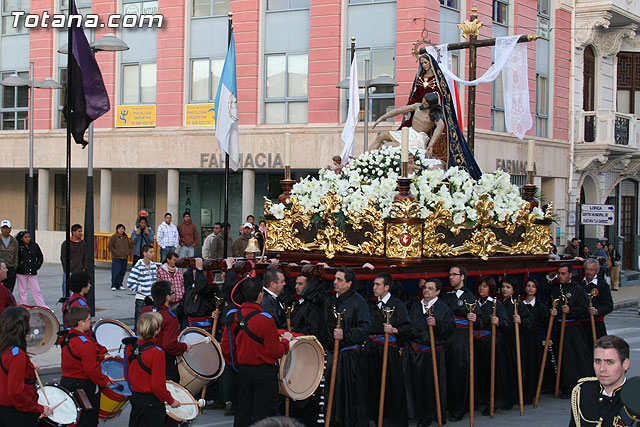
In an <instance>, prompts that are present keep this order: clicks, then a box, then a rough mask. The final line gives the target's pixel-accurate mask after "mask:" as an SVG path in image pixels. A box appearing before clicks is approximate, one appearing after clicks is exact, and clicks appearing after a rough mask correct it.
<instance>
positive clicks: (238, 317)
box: [227, 308, 269, 371]
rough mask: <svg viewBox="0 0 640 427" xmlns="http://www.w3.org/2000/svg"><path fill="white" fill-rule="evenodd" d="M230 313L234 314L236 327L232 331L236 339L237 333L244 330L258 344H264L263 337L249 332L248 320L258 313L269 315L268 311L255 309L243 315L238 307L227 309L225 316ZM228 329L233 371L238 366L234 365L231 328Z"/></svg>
mask: <svg viewBox="0 0 640 427" xmlns="http://www.w3.org/2000/svg"><path fill="white" fill-rule="evenodd" d="M232 314H233V315H234V320H235V321H236V327H235V329H234V330H233V333H234V334H235V336H236V339H237V338H238V333H240V331H244V332H245V333H246V334H247V335H248V336H249V338H251V339H252V340H254V341H255V342H257V343H258V344H260V345H262V344H264V339H262V338H260V337H259V336H257V335H256V334H254V333H253V332H251V329H249V320H251V318H253V317H254V316H257V315H258V314H262V315H265V316H269V314H268V313H265V312H264V311H260V310H255V311H252V312H251V313H249V314H247V315H246V316H243V315H242V312H241V310H240V309H239V308H238V309H233V310H229V312H228V313H227V317H229V316H230V315H232ZM228 331H229V350H230V353H231V367H232V368H233V370H234V371H237V370H238V368H237V367H236V362H235V358H234V357H233V337H232V336H231V328H229V329H228Z"/></svg>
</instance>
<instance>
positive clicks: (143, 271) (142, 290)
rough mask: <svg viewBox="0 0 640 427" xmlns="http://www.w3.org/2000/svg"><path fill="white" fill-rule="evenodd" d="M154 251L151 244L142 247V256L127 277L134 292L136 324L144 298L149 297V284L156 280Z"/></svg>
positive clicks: (128, 283) (129, 286) (156, 267)
mask: <svg viewBox="0 0 640 427" xmlns="http://www.w3.org/2000/svg"><path fill="white" fill-rule="evenodd" d="M154 255H155V252H154V250H153V246H151V245H144V246H143V247H142V258H141V259H139V260H138V262H136V263H135V265H134V266H133V267H132V268H131V272H130V273H129V279H127V287H128V288H129V289H131V290H132V291H133V292H135V293H136V303H135V307H134V310H135V311H134V318H135V321H134V324H135V325H136V326H137V325H138V317H139V316H140V312H142V309H143V308H144V306H145V302H144V299H145V298H146V297H151V286H152V285H153V284H154V282H155V281H156V280H158V265H157V264H156V263H155V262H153V257H154Z"/></svg>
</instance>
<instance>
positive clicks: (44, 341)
mask: <svg viewBox="0 0 640 427" xmlns="http://www.w3.org/2000/svg"><path fill="white" fill-rule="evenodd" d="M24 307H25V308H26V309H27V310H29V334H27V352H28V353H32V354H42V353H44V352H46V351H48V350H49V349H50V348H51V347H53V345H54V344H55V343H56V341H57V339H58V331H59V330H60V322H58V318H57V317H56V315H55V314H54V313H53V311H51V310H49V309H48V308H46V307H37V306H29V305H25V306H24Z"/></svg>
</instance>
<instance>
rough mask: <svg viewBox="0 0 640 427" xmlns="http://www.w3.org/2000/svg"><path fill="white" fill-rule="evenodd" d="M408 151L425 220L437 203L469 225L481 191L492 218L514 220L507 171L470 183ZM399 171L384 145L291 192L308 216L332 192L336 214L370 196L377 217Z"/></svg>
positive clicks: (515, 203) (392, 151) (279, 215)
mask: <svg viewBox="0 0 640 427" xmlns="http://www.w3.org/2000/svg"><path fill="white" fill-rule="evenodd" d="M410 153H411V154H413V155H414V163H415V165H416V166H417V167H418V168H419V169H417V170H416V171H415V172H413V173H412V174H411V175H410V176H409V178H411V180H412V182H411V193H412V194H413V195H414V197H415V198H416V201H417V202H418V203H419V204H420V206H421V208H420V209H421V214H422V217H424V218H426V217H427V216H428V215H429V214H430V213H432V212H433V211H434V210H435V209H436V204H437V203H438V202H442V208H443V209H445V210H448V211H450V212H451V215H452V218H453V222H454V223H455V224H463V223H465V222H467V221H469V222H471V223H474V222H475V221H476V220H477V218H478V213H477V212H476V210H475V202H476V201H477V200H479V198H480V196H481V195H482V194H488V195H489V199H490V200H491V201H493V210H492V211H491V214H492V216H493V218H494V219H496V220H498V221H505V220H508V221H511V222H515V221H516V220H517V219H518V215H519V210H520V208H521V207H522V205H523V204H524V200H523V199H522V197H521V196H520V192H519V190H518V187H516V186H515V185H513V184H511V181H510V176H509V174H508V173H506V172H503V171H496V172H494V173H484V174H483V175H482V177H481V178H480V180H479V181H477V182H476V181H475V180H474V179H473V178H471V176H470V175H469V174H468V173H467V172H466V171H465V170H463V169H459V168H457V167H452V168H449V169H448V170H446V171H445V170H442V169H440V168H436V167H433V166H434V165H435V164H437V163H439V162H438V161H434V160H432V159H426V158H425V155H424V153H425V152H424V150H411V151H410ZM399 175H400V147H385V148H382V149H380V150H374V151H370V152H368V153H365V154H362V155H360V156H359V157H358V158H357V159H355V160H352V161H351V162H349V163H348V164H347V165H346V166H345V167H344V168H343V169H342V173H340V174H339V175H338V174H336V173H335V172H334V171H331V170H328V169H321V170H320V172H319V176H318V178H314V177H306V178H302V179H301V180H300V181H298V182H297V183H296V184H294V186H293V189H292V192H291V195H292V196H293V197H295V198H296V199H297V201H298V204H299V205H300V206H301V207H302V208H303V209H304V210H305V211H306V212H308V213H311V214H312V215H316V214H318V215H319V214H321V213H322V212H323V211H324V206H323V205H322V203H321V199H322V197H323V196H324V195H326V194H327V193H328V192H329V191H330V190H333V191H335V192H336V193H337V194H338V195H339V196H341V197H342V204H341V205H340V206H339V207H338V211H337V212H336V214H338V213H340V214H341V215H344V216H347V213H348V212H349V211H354V212H359V211H360V210H362V209H364V208H366V207H368V205H369V200H374V201H375V206H376V207H377V208H378V209H380V210H381V211H382V214H383V217H387V216H388V215H389V213H390V211H391V206H392V204H393V198H394V197H395V195H396V194H397V179H398V176H399ZM288 208H289V206H288V205H283V204H282V203H277V204H274V205H273V206H272V208H271V213H272V214H273V216H275V217H276V219H283V218H284V216H285V210H286V209H288ZM533 214H534V215H535V216H536V218H539V219H541V218H543V217H544V214H543V212H542V211H541V210H540V209H537V208H536V209H534V210H533Z"/></svg>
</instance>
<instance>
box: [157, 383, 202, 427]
mask: <svg viewBox="0 0 640 427" xmlns="http://www.w3.org/2000/svg"><path fill="white" fill-rule="evenodd" d="M167 391H169V393H171V397H173V398H174V399H175V400H177V401H178V402H180V405H182V406H179V407H177V408H172V407H171V406H169V405H166V406H165V407H166V409H167V415H168V416H169V417H171V418H173V419H174V420H176V421H177V422H179V423H185V422H189V421H193V420H195V419H196V417H197V416H198V415H200V408H199V407H198V401H197V400H195V399H194V398H193V396H192V395H191V393H189V391H188V390H187V389H186V388H184V387H182V386H181V385H180V384H176V383H174V382H173V381H167Z"/></svg>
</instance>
